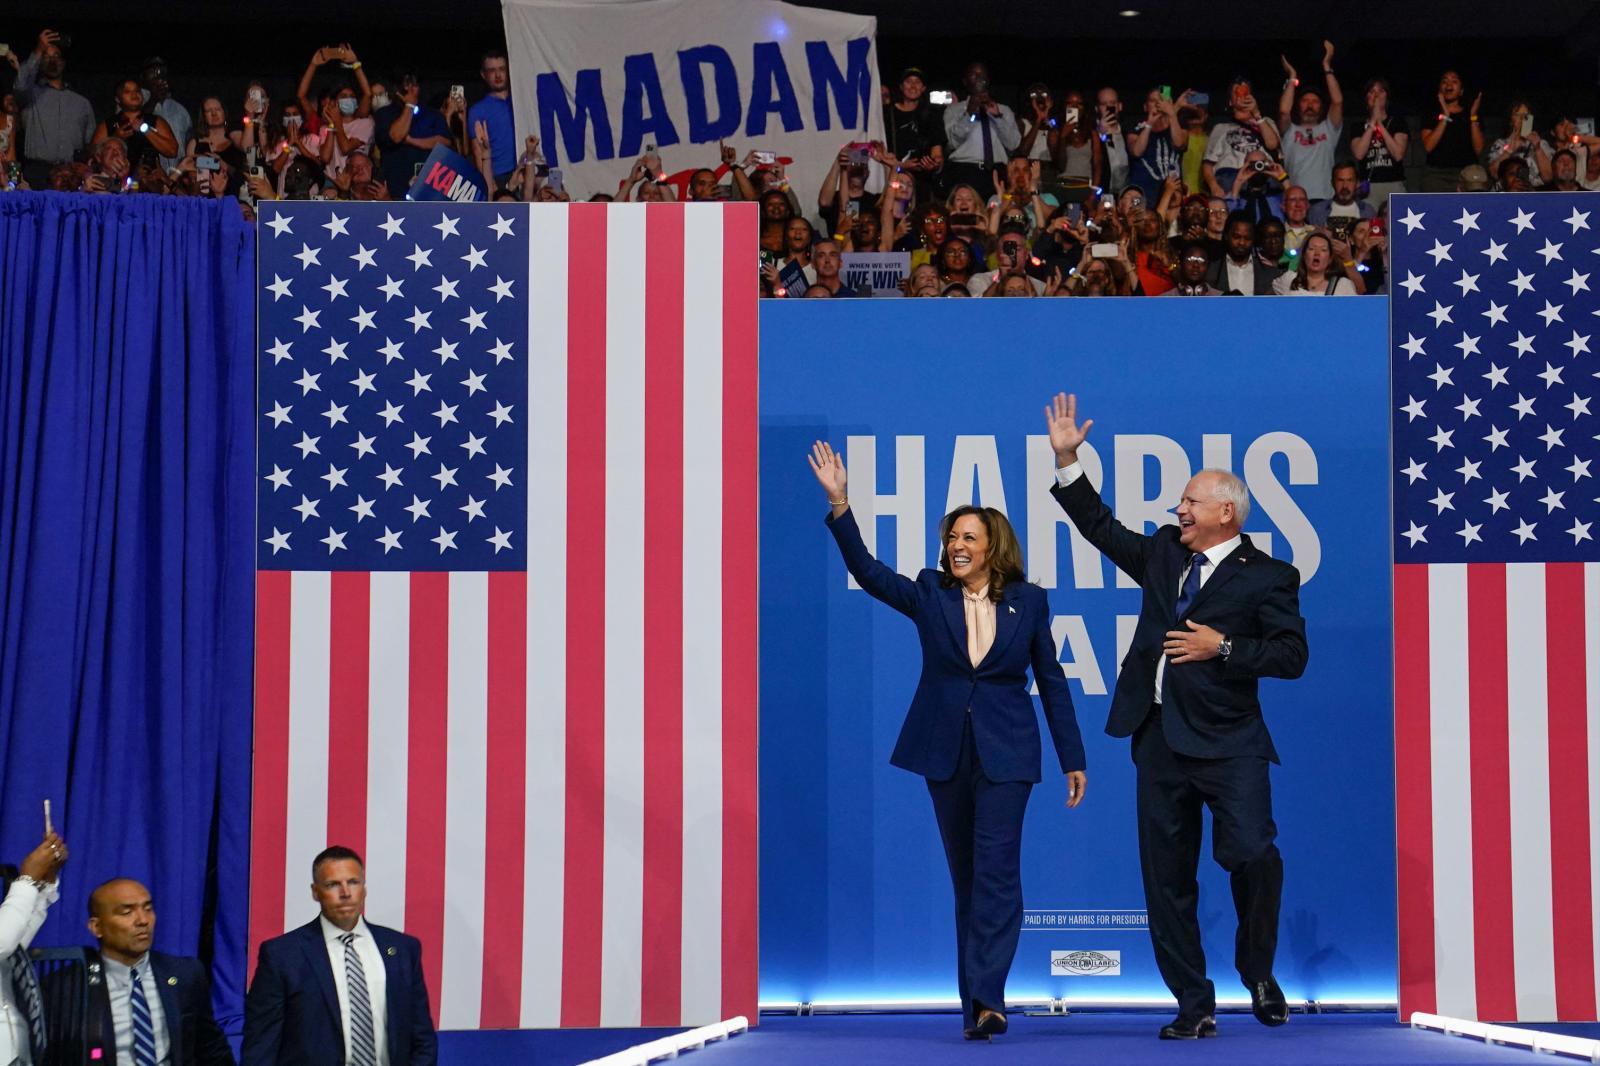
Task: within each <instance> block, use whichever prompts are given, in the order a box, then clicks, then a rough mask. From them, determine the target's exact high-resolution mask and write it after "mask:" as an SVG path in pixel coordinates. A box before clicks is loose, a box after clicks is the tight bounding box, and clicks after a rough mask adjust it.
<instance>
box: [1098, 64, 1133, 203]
mask: <svg viewBox="0 0 1600 1066" xmlns="http://www.w3.org/2000/svg"><path fill="white" fill-rule="evenodd" d="M1095 116H1096V119H1095V132H1096V133H1098V134H1099V135H1100V144H1101V145H1102V149H1103V154H1104V156H1105V166H1104V169H1103V170H1102V171H1101V173H1102V174H1103V175H1105V187H1106V189H1107V190H1108V191H1110V192H1113V193H1117V192H1121V191H1122V190H1123V189H1124V188H1126V187H1127V184H1128V178H1129V176H1130V175H1131V174H1132V166H1131V164H1130V163H1129V161H1128V138H1127V136H1126V135H1125V134H1124V133H1123V131H1122V97H1121V96H1119V95H1117V90H1115V89H1113V88H1111V87H1110V86H1109V85H1108V86H1106V87H1105V88H1104V89H1101V90H1100V91H1099V92H1098V93H1096V94H1095Z"/></svg>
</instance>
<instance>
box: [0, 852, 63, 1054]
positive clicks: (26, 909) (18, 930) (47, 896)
mask: <svg viewBox="0 0 1600 1066" xmlns="http://www.w3.org/2000/svg"><path fill="white" fill-rule="evenodd" d="M66 861H67V845H66V842H65V841H63V840H62V839H61V838H60V837H59V836H57V835H56V834H55V833H54V832H48V833H46V834H45V835H44V839H43V840H42V841H40V843H39V846H38V847H36V848H34V849H33V850H32V851H31V852H29V853H28V857H27V858H25V859H23V860H22V869H21V872H20V873H19V874H18V875H17V876H16V877H14V878H12V879H11V885H10V887H9V888H8V889H7V890H6V898H5V902H4V903H0V1062H3V1063H8V1064H14V1063H21V1064H23V1066H27V1064H29V1063H34V1062H39V1061H41V1057H42V1055H43V1053H44V1051H45V1041H46V1032H45V1028H44V1000H43V997H42V996H41V994H40V991H39V981H38V978H37V977H35V976H34V972H33V962H32V960H30V959H29V958H28V946H29V945H30V944H32V943H33V938H34V935H35V934H36V933H38V932H39V927H40V926H41V925H43V924H44V919H45V915H46V914H47V913H48V911H49V910H50V905H51V904H52V903H54V902H55V901H56V899H57V897H58V896H59V895H60V886H59V885H58V884H57V881H56V878H57V876H58V875H59V874H60V872H61V867H62V865H63V864H64V863H65V862H66Z"/></svg>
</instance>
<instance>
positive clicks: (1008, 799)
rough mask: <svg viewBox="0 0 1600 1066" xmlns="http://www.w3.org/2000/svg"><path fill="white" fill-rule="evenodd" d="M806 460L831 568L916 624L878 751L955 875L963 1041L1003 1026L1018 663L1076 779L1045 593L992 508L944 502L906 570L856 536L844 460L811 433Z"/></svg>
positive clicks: (1016, 814) (1018, 769)
mask: <svg viewBox="0 0 1600 1066" xmlns="http://www.w3.org/2000/svg"><path fill="white" fill-rule="evenodd" d="M809 460H810V463H811V470H812V473H814V474H816V476H817V481H819V482H820V483H821V484H822V487H823V488H824V489H826V490H827V493H828V503H829V504H831V505H832V508H833V509H832V512H831V513H830V514H829V515H828V528H829V529H830V530H831V531H832V532H833V537H834V540H836V541H837V542H838V544H839V552H840V554H842V555H843V556H844V564H845V567H846V568H847V569H848V570H849V571H850V573H851V575H852V576H853V577H854V578H855V579H856V581H857V582H859V583H860V585H861V587H862V588H864V589H866V590H867V592H868V593H870V594H871V595H872V597H873V598H874V599H878V600H882V601H883V602H884V603H887V604H888V605H889V606H890V607H893V608H894V609H895V610H897V611H899V612H900V613H901V614H903V615H905V616H906V617H907V618H910V619H911V620H912V621H913V622H915V623H916V624H917V635H918V638H919V640H920V642H921V644H922V676H921V678H920V679H919V680H918V681H917V692H916V695H915V696H913V697H912V700H911V708H910V710H908V711H907V712H906V720H905V724H904V725H903V726H901V728H900V739H899V740H898V741H896V743H895V747H894V754H893V756H891V758H890V760H889V761H890V762H892V763H893V764H894V765H895V766H898V767H900V768H901V769H904V770H910V771H911V772H912V773H915V774H921V775H922V776H923V777H924V778H926V779H927V784H928V794H929V796H931V797H932V799H933V811H934V815H935V816H936V817H937V818H938V821H939V835H940V836H941V837H942V838H943V840H944V853H945V859H946V861H947V862H948V863H949V865H950V880H951V882H952V884H953V886H954V888H955V897H956V979H957V984H958V986H959V988H960V990H961V1012H962V1019H963V1030H964V1032H965V1034H966V1036H967V1038H968V1039H969V1040H975V1039H979V1038H983V1037H988V1036H992V1035H994V1034H997V1033H1003V1032H1005V1031H1006V1015H1005V1009H1006V1007H1005V987H1006V974H1007V973H1008V972H1009V971H1010V969H1011V960H1012V958H1013V956H1015V955H1016V952H1017V936H1018V934H1019V933H1020V932H1021V931H1022V815H1023V811H1024V809H1025V808H1026V807H1027V804H1028V793H1029V792H1030V791H1031V790H1032V788H1033V785H1034V782H1036V781H1038V780H1039V779H1040V773H1039V763H1040V744H1039V725H1038V719H1037V718H1036V716H1035V714H1034V709H1033V699H1032V698H1031V697H1030V696H1029V695H1028V668H1029V667H1030V666H1031V667H1032V668H1033V676H1034V680H1035V681H1037V682H1038V684H1039V695H1040V697H1041V700H1042V702H1043V704H1044V714H1045V721H1046V722H1047V723H1048V724H1049V727H1050V737H1051V739H1052V741H1054V744H1055V749H1056V758H1057V760H1059V762H1060V764H1061V771H1062V773H1064V774H1066V776H1067V806H1068V807H1076V806H1077V805H1078V804H1079V802H1081V801H1082V799H1083V792H1084V787H1085V785H1086V784H1087V779H1086V777H1085V776H1084V772H1083V771H1084V760H1083V741H1082V740H1081V739H1080V738H1079V736H1078V722H1077V718H1076V717H1075V716H1074V715H1073V712H1072V696H1071V695H1070V693H1069V692H1068V691H1067V678H1066V674H1065V673H1064V672H1063V671H1062V669H1061V662H1060V660H1059V659H1057V657H1056V646H1055V640H1054V638H1053V637H1052V636H1051V633H1050V605H1049V603H1048V602H1047V600H1046V597H1045V593H1044V590H1043V589H1041V588H1039V587H1038V586H1036V585H1030V584H1028V583H1027V580H1026V578H1025V577H1024V575H1023V571H1022V550H1021V548H1020V547H1019V546H1018V544H1017V537H1016V534H1015V533H1013V532H1012V530H1011V523H1009V522H1008V521H1006V517H1005V515H1003V514H1001V513H1000V512H999V511H997V510H995V509H994V508H992V507H970V506H969V507H958V508H957V509H956V510H954V511H951V512H950V513H949V514H947V515H945V517H944V521H943V522H941V523H940V526H939V533H940V540H941V542H942V545H943V548H942V550H941V552H940V555H939V566H940V569H938V570H924V571H922V573H920V574H918V575H917V578H916V580H915V581H913V580H912V579H910V578H907V577H902V576H900V575H899V574H897V573H895V571H893V570H891V569H890V568H889V567H887V566H885V565H884V564H883V563H880V562H878V560H876V559H874V558H873V557H872V555H871V553H870V552H868V551H867V546H866V545H865V544H864V543H862V540H861V531H860V530H859V529H858V528H857V527H856V523H855V518H854V517H853V516H852V515H851V513H850V500H849V498H848V497H847V496H846V494H845V482H846V477H845V469H844V460H843V459H841V458H840V457H839V456H838V455H836V454H835V453H834V451H833V449H832V448H831V447H830V446H829V445H828V444H826V443H825V442H823V441H818V442H816V444H814V445H813V446H812V452H811V455H810V456H809Z"/></svg>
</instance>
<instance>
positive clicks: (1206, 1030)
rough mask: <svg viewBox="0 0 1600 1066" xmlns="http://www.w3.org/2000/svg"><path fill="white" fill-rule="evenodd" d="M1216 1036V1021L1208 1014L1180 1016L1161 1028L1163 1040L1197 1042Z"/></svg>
mask: <svg viewBox="0 0 1600 1066" xmlns="http://www.w3.org/2000/svg"><path fill="white" fill-rule="evenodd" d="M1216 1035H1217V1020H1216V1019H1215V1018H1213V1017H1212V1016H1211V1015H1209V1014H1201V1015H1197V1016H1195V1017H1192V1018H1190V1017H1185V1016H1184V1015H1182V1014H1180V1015H1178V1016H1177V1017H1176V1018H1174V1019H1172V1021H1170V1022H1168V1023H1167V1024H1166V1025H1163V1026H1162V1027H1161V1039H1163V1040H1198V1039H1200V1038H1201V1037H1208V1036H1216Z"/></svg>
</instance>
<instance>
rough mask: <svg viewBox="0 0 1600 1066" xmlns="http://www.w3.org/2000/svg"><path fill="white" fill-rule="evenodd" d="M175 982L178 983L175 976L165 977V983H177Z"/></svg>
mask: <svg viewBox="0 0 1600 1066" xmlns="http://www.w3.org/2000/svg"><path fill="white" fill-rule="evenodd" d="M177 983H178V979H177V978H176V977H169V978H167V984H169V985H176V984H177Z"/></svg>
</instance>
